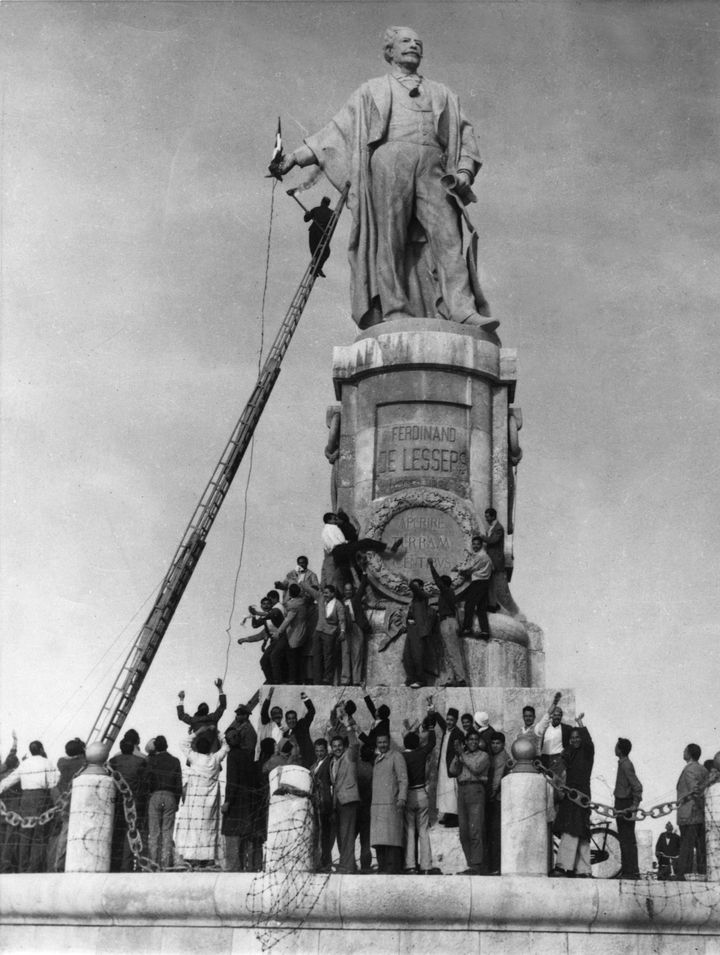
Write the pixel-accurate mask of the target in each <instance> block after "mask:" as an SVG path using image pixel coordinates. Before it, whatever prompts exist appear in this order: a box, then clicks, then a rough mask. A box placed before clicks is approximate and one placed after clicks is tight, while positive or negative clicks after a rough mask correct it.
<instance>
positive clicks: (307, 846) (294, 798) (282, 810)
mask: <svg viewBox="0 0 720 955" xmlns="http://www.w3.org/2000/svg"><path fill="white" fill-rule="evenodd" d="M268 782H269V786H270V806H269V808H268V833H267V841H266V842H265V871H266V872H276V871H293V872H314V871H315V821H314V817H313V810H312V801H311V799H310V794H311V793H312V776H311V774H310V770H308V769H305V767H304V766H276V767H275V769H273V770H272V772H271V773H270V776H269V779H268Z"/></svg>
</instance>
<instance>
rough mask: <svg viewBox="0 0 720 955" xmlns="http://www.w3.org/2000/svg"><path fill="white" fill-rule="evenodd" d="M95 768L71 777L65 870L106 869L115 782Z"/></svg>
mask: <svg viewBox="0 0 720 955" xmlns="http://www.w3.org/2000/svg"><path fill="white" fill-rule="evenodd" d="M95 769H96V767H92V766H89V767H88V770H86V771H85V772H84V773H82V774H81V775H80V776H76V777H75V778H74V779H73V784H72V794H71V798H70V821H69V825H68V841H67V855H66V857H65V871H66V872H109V871H110V849H111V845H112V833H113V821H114V818H115V793H116V789H115V783H114V782H113V781H112V778H111V777H110V776H108V775H106V774H105V773H104V772H103V771H102V770H101V773H102V774H100V773H97V772H95V771H93V770H95Z"/></svg>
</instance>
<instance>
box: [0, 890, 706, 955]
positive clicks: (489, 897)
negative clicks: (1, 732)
mask: <svg viewBox="0 0 720 955" xmlns="http://www.w3.org/2000/svg"><path fill="white" fill-rule="evenodd" d="M0 925H1V926H2V931H1V934H0V951H2V952H5V953H16V952H32V953H41V952H42V953H51V952H52V953H57V952H73V953H75V952H102V953H110V952H122V953H127V952H136V953H166V955H184V953H197V952H212V953H213V955H255V953H258V955H259V953H261V952H267V951H269V950H271V951H272V952H274V953H276V955H290V953H292V955H310V953H314V955H337V953H343V952H353V953H354V955H363V953H372V955H390V953H392V955H423V953H428V955H430V953H432V955H444V953H447V952H458V953H462V955H558V953H562V955H717V953H718V952H719V951H720V893H719V892H718V887H717V884H710V883H703V882H688V883H679V882H675V883H666V882H662V883H658V882H644V881H638V882H625V881H624V882H620V881H600V880H593V881H590V880H588V881H584V880H583V881H576V880H567V879H547V878H531V877H519V876H501V877H499V878H479V877H472V876H386V875H383V876H380V875H375V876H339V875H333V876H321V875H308V874H305V873H302V880H300V879H299V877H298V874H293V873H276V874H274V875H257V876H254V875H252V874H249V873H192V874H185V873H166V874H159V875H153V874H132V875H120V874H117V875H101V874H97V875H96V874H86V875H1V876H0Z"/></svg>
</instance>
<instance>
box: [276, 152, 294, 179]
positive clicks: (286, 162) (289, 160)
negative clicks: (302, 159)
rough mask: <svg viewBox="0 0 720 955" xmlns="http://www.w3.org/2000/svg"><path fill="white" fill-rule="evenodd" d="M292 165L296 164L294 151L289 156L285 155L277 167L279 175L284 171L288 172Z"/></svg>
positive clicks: (282, 174)
mask: <svg viewBox="0 0 720 955" xmlns="http://www.w3.org/2000/svg"><path fill="white" fill-rule="evenodd" d="M293 166H297V159H296V158H295V154H294V153H290V155H289V156H285V157H284V158H283V160H282V162H281V163H280V165H279V167H278V172H279V173H280V175H281V176H284V175H285V174H286V173H288V172H290V170H291V169H292V168H293Z"/></svg>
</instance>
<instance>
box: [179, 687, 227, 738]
mask: <svg viewBox="0 0 720 955" xmlns="http://www.w3.org/2000/svg"><path fill="white" fill-rule="evenodd" d="M215 686H216V687H217V689H218V697H219V698H218V706H217V709H216V710H213V712H212V713H211V712H210V707H209V706H208V705H207V703H201V704H200V705H199V706H198V708H197V710H196V711H195V713H194V714H193V715H192V716H188V715H187V713H186V712H185V690H180V692H179V693H178V699H179V700H180V702H179V703H178V705H177V715H178V719H179V720H180V721H181V722H182V723H187V724H188V726H189V727H190V728H189V730H188V732H189V733H192V734H194V738H193V749H195V748H196V746H195V744H196V743H197V740H198V739H200V737H206V738H207V739H208V740H209V741H210V752H211V753H217V751H218V750H219V749H220V741H219V739H218V731H217V724H218V721H219V720H220V718H221V716H222V715H223V713H224V712H225V710H226V709H227V697H226V696H225V691H224V690H223V681H222V680H221V678H220V677H218V678H217V680H215Z"/></svg>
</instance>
